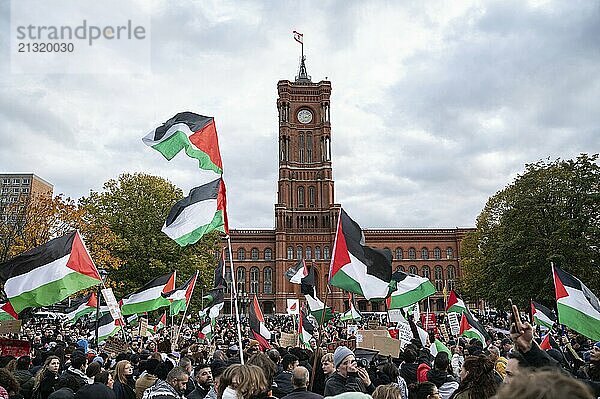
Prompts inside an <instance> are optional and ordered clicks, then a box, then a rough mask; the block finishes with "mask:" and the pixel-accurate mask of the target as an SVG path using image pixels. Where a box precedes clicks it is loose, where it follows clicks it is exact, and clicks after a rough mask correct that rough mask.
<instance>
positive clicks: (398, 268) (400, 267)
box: [396, 265, 406, 273]
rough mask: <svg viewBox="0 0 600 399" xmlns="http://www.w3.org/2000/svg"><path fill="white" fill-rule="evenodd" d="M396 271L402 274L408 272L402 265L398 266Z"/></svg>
mask: <svg viewBox="0 0 600 399" xmlns="http://www.w3.org/2000/svg"><path fill="white" fill-rule="evenodd" d="M396 271H397V272H402V273H404V272H406V270H404V266H402V265H398V266H396Z"/></svg>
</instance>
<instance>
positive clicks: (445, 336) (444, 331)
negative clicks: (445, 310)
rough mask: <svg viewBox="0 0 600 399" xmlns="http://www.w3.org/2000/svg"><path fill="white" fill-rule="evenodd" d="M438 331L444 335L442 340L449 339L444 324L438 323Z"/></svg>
mask: <svg viewBox="0 0 600 399" xmlns="http://www.w3.org/2000/svg"><path fill="white" fill-rule="evenodd" d="M440 332H441V333H442V337H444V340H445V341H446V342H448V341H449V340H450V337H449V336H448V331H447V330H446V326H445V325H444V324H442V325H440Z"/></svg>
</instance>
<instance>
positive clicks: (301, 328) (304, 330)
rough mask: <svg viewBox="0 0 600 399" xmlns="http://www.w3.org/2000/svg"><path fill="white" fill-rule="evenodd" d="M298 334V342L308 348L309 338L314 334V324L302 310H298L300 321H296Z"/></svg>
mask: <svg viewBox="0 0 600 399" xmlns="http://www.w3.org/2000/svg"><path fill="white" fill-rule="evenodd" d="M298 336H299V338H300V342H301V343H302V344H303V345H304V346H305V347H306V348H308V349H310V340H311V339H313V337H314V336H315V326H314V325H313V324H312V323H311V322H310V320H308V317H306V315H305V314H304V311H302V312H300V321H299V323H298Z"/></svg>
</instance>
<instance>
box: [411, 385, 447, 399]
mask: <svg viewBox="0 0 600 399" xmlns="http://www.w3.org/2000/svg"><path fill="white" fill-rule="evenodd" d="M414 394H415V396H414V397H415V399H440V398H441V396H440V391H438V388H437V387H436V386H435V384H434V383H433V382H429V381H425V382H422V383H420V384H419V385H417V387H416V388H415V391H414Z"/></svg>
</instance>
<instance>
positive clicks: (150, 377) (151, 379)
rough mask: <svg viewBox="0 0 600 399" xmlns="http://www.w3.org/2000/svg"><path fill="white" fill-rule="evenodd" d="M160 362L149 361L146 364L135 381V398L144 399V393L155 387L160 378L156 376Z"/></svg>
mask: <svg viewBox="0 0 600 399" xmlns="http://www.w3.org/2000/svg"><path fill="white" fill-rule="evenodd" d="M159 364H160V362H159V361H158V360H156V359H149V360H146V361H145V362H144V365H143V366H142V367H143V370H142V373H141V374H140V376H139V377H138V379H137V380H136V381H135V397H136V398H137V399H142V396H143V394H144V391H145V390H146V389H148V388H149V387H151V386H152V385H154V384H155V383H156V380H157V379H158V377H157V376H156V374H155V373H156V367H157V366H158V365H159Z"/></svg>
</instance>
